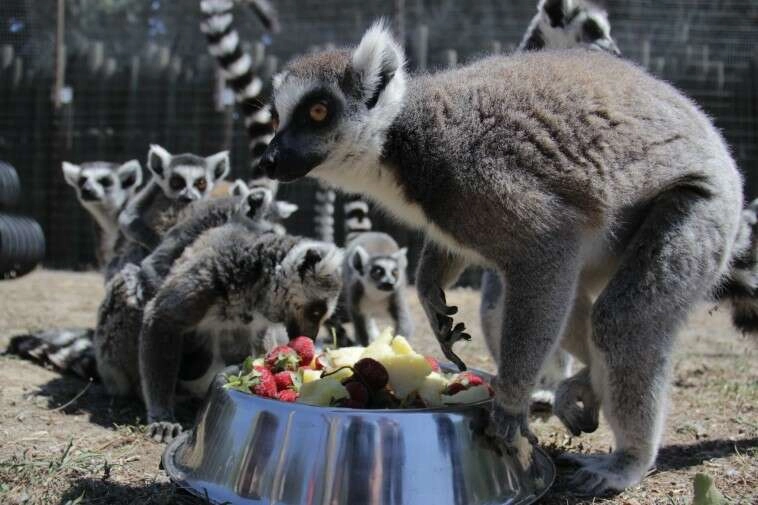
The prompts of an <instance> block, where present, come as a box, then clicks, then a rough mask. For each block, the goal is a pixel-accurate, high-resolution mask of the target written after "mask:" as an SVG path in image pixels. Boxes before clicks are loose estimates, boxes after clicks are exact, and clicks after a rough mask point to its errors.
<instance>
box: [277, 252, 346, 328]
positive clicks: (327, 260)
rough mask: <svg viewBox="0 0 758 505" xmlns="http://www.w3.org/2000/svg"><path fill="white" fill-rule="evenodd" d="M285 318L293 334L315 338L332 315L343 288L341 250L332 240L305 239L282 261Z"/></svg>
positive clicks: (282, 292) (282, 300)
mask: <svg viewBox="0 0 758 505" xmlns="http://www.w3.org/2000/svg"><path fill="white" fill-rule="evenodd" d="M279 275H280V276H282V278H281V285H282V286H284V290H282V291H281V295H280V296H281V298H282V299H281V300H280V302H281V308H282V310H283V311H284V314H283V317H282V319H283V321H284V324H285V326H286V328H287V333H288V335H289V336H290V338H294V337H298V336H300V335H305V336H308V337H311V338H316V335H317V334H318V331H319V329H320V328H321V325H322V324H323V323H324V321H325V320H326V319H327V318H328V317H329V316H331V315H332V313H333V312H334V308H335V307H336V305H337V298H338V297H339V294H340V290H341V289H342V250H341V249H339V248H338V247H335V246H333V245H330V244H326V243H321V242H313V241H309V240H307V241H303V242H302V243H301V244H299V245H298V246H296V247H294V248H293V249H292V250H291V251H290V252H289V253H288V254H287V256H286V257H285V259H284V260H283V261H282V266H281V269H280V271H279Z"/></svg>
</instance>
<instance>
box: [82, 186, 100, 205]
mask: <svg viewBox="0 0 758 505" xmlns="http://www.w3.org/2000/svg"><path fill="white" fill-rule="evenodd" d="M81 195H82V200H85V201H88V202H90V201H92V200H97V195H96V194H95V193H94V192H93V191H91V190H89V189H87V188H83V189H82V193H81Z"/></svg>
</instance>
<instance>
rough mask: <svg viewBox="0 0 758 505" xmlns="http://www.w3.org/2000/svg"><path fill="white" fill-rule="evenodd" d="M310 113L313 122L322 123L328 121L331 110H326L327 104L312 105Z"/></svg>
mask: <svg viewBox="0 0 758 505" xmlns="http://www.w3.org/2000/svg"><path fill="white" fill-rule="evenodd" d="M308 113H309V114H310V116H311V119H312V120H314V121H315V122H317V123H320V122H322V121H323V120H324V119H326V116H327V115H329V109H327V108H326V104H324V103H322V102H319V103H315V104H313V105H311V108H310V110H309V111H308Z"/></svg>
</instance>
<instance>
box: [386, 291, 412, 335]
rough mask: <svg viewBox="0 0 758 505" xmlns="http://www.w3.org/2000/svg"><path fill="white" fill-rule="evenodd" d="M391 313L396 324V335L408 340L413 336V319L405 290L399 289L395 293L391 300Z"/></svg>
mask: <svg viewBox="0 0 758 505" xmlns="http://www.w3.org/2000/svg"><path fill="white" fill-rule="evenodd" d="M389 313H390V316H392V320H393V321H394V323H395V333H396V334H397V335H402V336H404V337H406V338H410V337H412V336H413V319H412V318H411V313H410V311H409V310H408V301H407V300H406V297H405V290H404V289H403V288H400V289H398V290H397V291H395V293H393V295H392V296H391V297H390V300H389Z"/></svg>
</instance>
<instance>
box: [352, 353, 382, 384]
mask: <svg viewBox="0 0 758 505" xmlns="http://www.w3.org/2000/svg"><path fill="white" fill-rule="evenodd" d="M353 370H354V372H355V374H357V375H359V376H360V378H361V379H362V380H363V382H365V383H366V386H368V388H369V389H371V390H372V391H379V390H380V389H384V387H385V386H387V383H388V382H389V380H390V376H389V374H388V373H387V369H386V368H384V365H382V364H381V363H379V362H378V361H376V360H375V359H372V358H362V359H359V360H358V361H356V362H355V364H354V365H353Z"/></svg>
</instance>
